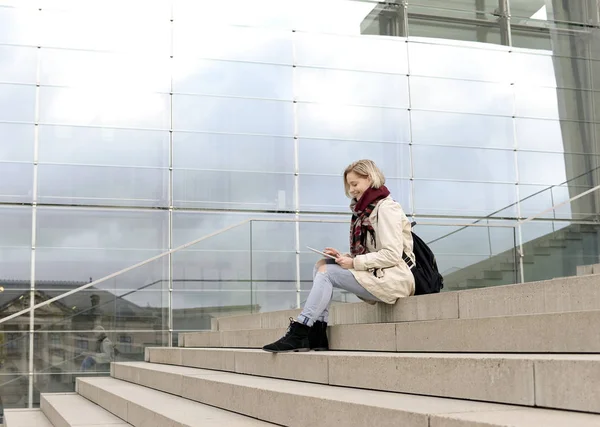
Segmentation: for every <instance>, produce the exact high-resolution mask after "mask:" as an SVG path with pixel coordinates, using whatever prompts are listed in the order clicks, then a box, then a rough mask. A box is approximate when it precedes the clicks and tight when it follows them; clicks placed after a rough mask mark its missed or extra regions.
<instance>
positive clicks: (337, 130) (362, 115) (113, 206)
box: [0, 0, 600, 407]
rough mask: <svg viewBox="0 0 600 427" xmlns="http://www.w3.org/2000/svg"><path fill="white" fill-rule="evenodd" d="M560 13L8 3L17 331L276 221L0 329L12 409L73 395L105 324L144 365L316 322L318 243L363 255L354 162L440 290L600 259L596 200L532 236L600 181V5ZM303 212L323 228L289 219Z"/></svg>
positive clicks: (8, 173) (5, 61) (9, 245)
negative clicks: (395, 213)
mask: <svg viewBox="0 0 600 427" xmlns="http://www.w3.org/2000/svg"><path fill="white" fill-rule="evenodd" d="M449 4H451V5H449ZM566 5H567V2H559V1H558V0H510V1H506V0H461V1H453V2H450V3H449V2H446V1H437V0H411V1H409V2H396V3H394V2H389V3H378V2H373V1H366V0H364V1H358V0H357V1H351V0H328V1H323V0H319V1H316V0H302V1H297V0H254V1H240V0H233V1H229V2H226V3H224V2H204V1H202V2H198V1H192V0H168V1H167V0H164V1H155V2H142V1H128V2H116V1H108V2H106V1H103V2H99V1H91V2H79V1H74V0H45V1H38V0H28V1H9V0H0V174H1V176H2V179H0V226H1V228H2V233H1V234H0V312H1V313H2V316H5V315H8V314H11V313H14V312H16V311H18V310H19V309H22V308H26V307H29V306H30V305H32V304H34V303H38V302H42V301H44V300H47V299H49V298H52V297H54V296H56V295H59V294H60V293H62V292H64V291H67V290H71V289H73V288H75V287H77V286H79V285H82V284H85V283H89V282H90V281H93V280H95V279H98V278H101V277H103V276H105V275H107V274H110V273H113V272H115V271H118V270H120V269H122V268H125V267H127V266H130V265H132V264H135V263H137V262H139V261H142V260H144V259H147V258H149V257H151V256H153V255H156V254H158V253H161V252H164V251H166V250H168V249H170V248H174V247H177V246H178V245H181V244H183V243H186V242H188V241H191V240H193V239H196V238H198V237H201V236H203V235H206V234H208V233H212V232H214V231H216V230H219V229H221V228H223V227H226V226H229V225H233V224H236V223H239V222H241V221H244V220H247V219H250V218H258V219H266V220H269V221H270V222H267V221H253V222H252V223H251V224H246V225H244V226H241V227H239V228H234V229H232V230H229V231H228V232H226V233H224V234H223V235H221V236H215V237H214V238H211V239H208V240H207V241H205V242H203V243H202V244H201V245H198V246H194V247H193V248H190V249H189V250H185V251H182V252H180V253H177V254H175V255H173V256H172V257H171V258H168V259H167V258H165V259H164V260H161V261H157V262H153V263H151V264H149V265H147V266H145V267H144V268H140V269H136V270H135V271H132V272H131V273H128V274H127V275H124V276H120V277H119V278H115V279H114V280H111V281H107V282H104V283H103V284H101V285H99V286H97V287H93V288H91V289H89V290H88V291H86V292H82V293H80V294H76V295H73V296H72V297H70V298H66V299H64V300H61V301H60V302H56V303H54V304H50V305H48V306H46V307H44V308H43V309H38V310H36V311H35V312H32V313H31V315H29V314H28V315H26V316H21V317H20V318H17V319H14V321H11V322H6V323H4V324H2V325H0V329H1V333H0V337H1V340H2V343H1V344H0V346H1V348H2V352H1V353H0V396H1V398H2V404H3V405H4V406H6V407H23V406H31V405H36V404H37V403H38V401H39V392H40V391H50V390H52V391H64V390H72V387H73V383H74V380H73V378H74V377H75V376H77V375H88V374H90V371H89V370H85V369H83V360H84V358H85V356H84V355H85V353H87V352H93V351H95V350H94V349H95V347H96V345H97V341H96V338H97V337H96V335H94V328H97V327H98V326H102V327H103V328H104V329H105V330H106V333H107V335H108V336H109V338H110V339H111V340H112V341H113V343H114V344H115V346H116V348H117V349H118V352H119V357H120V358H121V359H122V360H139V359H140V358H141V357H142V355H143V348H144V346H146V345H165V344H167V343H169V342H172V340H173V339H174V338H175V337H176V334H177V332H178V331H181V330H192V329H203V328H208V327H210V319H211V317H214V316H219V315H227V314H237V313H246V312H256V311H267V310H275V309H282V308H290V307H296V306H297V305H298V304H301V303H302V302H303V301H304V300H305V299H306V295H307V292H308V290H309V289H310V282H311V278H312V265H313V264H314V262H315V258H314V256H313V255H311V253H309V252H307V251H305V249H304V248H305V246H306V245H309V246H317V247H322V246H325V245H337V246H340V247H345V246H346V245H347V223H344V221H347V220H348V203H349V201H348V200H347V199H346V198H345V196H344V194H343V185H342V180H341V173H342V171H343V169H344V167H345V166H346V165H347V164H348V163H350V162H352V161H354V160H356V159H359V158H371V159H373V160H375V161H376V162H377V163H378V164H379V165H380V166H381V168H382V169H383V171H384V172H385V174H386V176H387V184H388V187H389V188H390V190H391V191H392V194H393V196H394V197H395V198H396V199H397V200H398V201H399V202H400V203H401V204H402V206H403V207H404V209H405V211H406V213H407V214H408V215H409V216H412V217H413V218H414V219H416V220H417V221H418V223H419V225H418V226H417V228H416V229H415V231H416V232H417V233H419V234H420V235H422V236H423V237H424V238H425V240H426V241H428V242H430V243H431V246H432V248H433V250H434V251H435V253H436V255H437V257H438V260H439V265H440V269H441V270H442V273H443V274H444V275H445V278H446V289H447V290H452V289H462V288H465V287H477V286H489V285H493V284H503V283H514V282H515V281H519V280H521V279H526V280H535V279H539V278H546V277H545V275H548V274H553V275H556V274H572V273H574V268H575V266H576V264H577V263H586V262H592V261H594V260H595V259H596V260H597V258H598V253H600V252H599V251H598V239H597V236H598V235H597V231H596V228H595V225H594V222H595V221H596V220H597V219H598V198H597V193H591V194H589V195H587V196H585V197H584V198H581V199H578V200H577V201H574V202H571V203H567V204H566V205H565V206H563V207H561V209H560V210H552V211H550V212H548V213H546V214H544V215H542V216H541V217H540V218H539V219H536V220H534V221H531V222H529V223H527V225H526V226H523V227H521V226H519V225H518V220H519V219H523V218H527V217H529V216H531V215H535V214H537V213H539V212H541V211H543V210H545V209H548V208H551V207H552V206H554V205H556V204H558V203H561V202H565V201H568V200H569V199H570V198H572V197H574V196H576V195H578V194H581V193H582V192H584V191H587V190H589V189H591V188H593V187H595V186H596V185H598V184H599V182H598V181H599V170H600V148H599V146H598V142H599V141H600V104H599V102H600V95H599V94H600V80H599V77H598V76H600V30H599V22H598V16H599V10H598V2H597V1H595V0H585V1H578V2H568V6H566ZM294 218H300V219H311V220H320V221H324V222H302V223H293V222H283V221H279V222H277V221H274V220H280V219H281V220H289V219H294ZM469 224H472V225H473V226H471V227H464V225H469ZM515 248H519V249H522V251H521V252H520V253H519V257H518V258H516V257H515ZM564 254H568V256H565V255H564ZM573 260H576V261H573ZM549 265H552V266H555V267H556V268H555V269H548V266H549ZM559 270H560V271H559ZM336 298H338V299H340V300H343V301H346V300H349V299H348V296H346V295H338V296H336ZM350 300H351V299H350ZM92 373H93V374H98V373H100V374H106V373H107V367H106V366H96V367H95V368H94V370H93V372H92Z"/></svg>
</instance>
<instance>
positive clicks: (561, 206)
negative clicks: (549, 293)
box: [518, 186, 600, 282]
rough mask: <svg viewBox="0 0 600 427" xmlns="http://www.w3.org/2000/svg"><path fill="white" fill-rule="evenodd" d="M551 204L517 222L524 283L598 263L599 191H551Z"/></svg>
mask: <svg viewBox="0 0 600 427" xmlns="http://www.w3.org/2000/svg"><path fill="white" fill-rule="evenodd" d="M552 191H553V198H554V201H555V203H554V204H553V205H551V206H550V207H548V208H546V209H544V210H543V211H542V212H538V213H537V214H534V215H531V216H529V217H527V218H525V219H523V220H521V221H520V222H519V228H518V233H519V239H520V242H521V247H520V251H521V252H522V254H523V259H524V260H525V261H526V262H523V268H522V271H523V276H522V278H521V280H522V281H524V282H530V281H538V280H546V279H552V278H555V277H567V276H574V275H576V274H577V267H580V266H585V265H592V264H598V263H599V262H600V234H599V231H600V221H599V219H600V218H599V217H598V213H599V212H600V191H599V187H598V186H596V187H592V186H585V187H584V186H577V187H575V186H570V187H568V188H564V187H562V186H559V187H554V188H552Z"/></svg>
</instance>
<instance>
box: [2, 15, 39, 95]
mask: <svg viewBox="0 0 600 427" xmlns="http://www.w3.org/2000/svg"><path fill="white" fill-rule="evenodd" d="M0 16H2V12H1V11H0ZM0 19H1V18H0ZM0 22H1V21H0ZM0 34H2V33H1V32H0ZM36 70H37V49H35V48H33V47H20V46H1V45H0V82H6V83H32V84H35V83H36Z"/></svg>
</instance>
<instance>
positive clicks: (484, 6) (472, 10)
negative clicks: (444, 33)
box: [409, 0, 498, 18]
mask: <svg viewBox="0 0 600 427" xmlns="http://www.w3.org/2000/svg"><path fill="white" fill-rule="evenodd" d="M409 6H410V9H413V8H414V9H415V10H424V9H430V10H431V11H432V13H433V12H434V11H435V12H434V13H435V15H437V16H446V17H452V16H469V17H471V18H475V17H477V16H478V14H479V13H482V12H483V13H486V12H487V13H496V12H497V8H498V2H497V0H487V1H486V0H484V1H478V2H473V1H470V0H458V1H457V0H455V1H453V2H452V3H448V2H447V1H444V0H411V1H410V3H409ZM459 14H460V15H459Z"/></svg>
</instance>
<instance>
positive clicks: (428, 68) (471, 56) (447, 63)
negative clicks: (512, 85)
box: [408, 42, 511, 83]
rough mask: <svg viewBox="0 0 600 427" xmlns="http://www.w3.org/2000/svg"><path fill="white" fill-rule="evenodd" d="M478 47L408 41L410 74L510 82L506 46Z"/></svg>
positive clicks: (508, 57) (508, 56)
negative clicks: (493, 47) (500, 47)
mask: <svg viewBox="0 0 600 427" xmlns="http://www.w3.org/2000/svg"><path fill="white" fill-rule="evenodd" d="M477 47H478V48H477V49H470V48H467V47H464V46H449V45H447V44H446V45H436V44H429V43H417V42H410V43H409V44H408V55H409V58H410V74H411V75H412V76H415V75H420V76H429V77H444V78H454V79H465V80H484V81H489V82H504V83H508V82H510V80H511V75H510V74H511V73H510V62H509V59H510V54H509V52H508V50H504V49H503V50H498V49H481V46H477ZM507 49H508V48H507ZM466 64H468V65H466Z"/></svg>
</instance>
